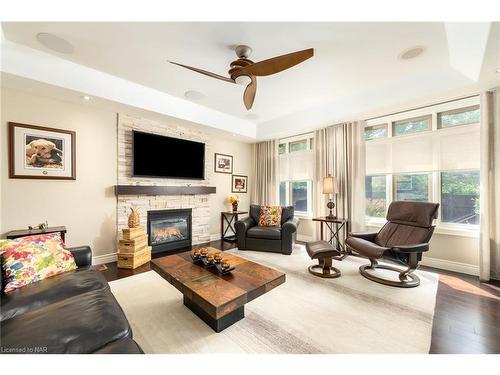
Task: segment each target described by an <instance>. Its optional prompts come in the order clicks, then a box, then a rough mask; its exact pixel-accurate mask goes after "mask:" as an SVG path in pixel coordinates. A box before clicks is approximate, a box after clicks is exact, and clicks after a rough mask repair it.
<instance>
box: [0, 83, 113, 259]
mask: <svg viewBox="0 0 500 375" xmlns="http://www.w3.org/2000/svg"><path fill="white" fill-rule="evenodd" d="M1 121H2V122H1V126H2V129H1V133H2V168H1V169H2V191H1V197H2V213H1V216H2V220H1V233H2V235H4V234H5V232H7V231H10V230H14V229H23V228H27V227H28V225H34V224H38V223H41V222H43V221H45V220H47V221H48V222H49V225H50V226H57V225H65V226H66V227H67V230H68V234H67V244H68V245H69V246H75V245H91V246H92V248H93V250H94V254H95V255H99V254H105V253H108V252H110V250H109V249H113V248H114V246H115V238H116V237H115V236H116V229H115V226H116V198H115V196H114V193H113V185H115V183H116V114H115V113H113V112H109V111H103V110H99V109H95V108H92V107H90V106H87V105H76V104H71V103H67V102H63V101H59V100H54V99H50V98H45V97H39V96H33V95H29V94H25V93H23V92H20V91H16V90H10V89H2V114H1ZM9 121H12V122H19V123H24V124H31V125H40V126H47V127H52V128H60V129H68V130H74V131H75V132H76V161H77V164H76V181H63V180H61V181H57V180H23V179H9V177H8V164H7V163H8V156H7V133H8V124H7V123H8V122H9Z"/></svg>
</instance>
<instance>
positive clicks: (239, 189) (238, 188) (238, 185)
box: [231, 174, 248, 193]
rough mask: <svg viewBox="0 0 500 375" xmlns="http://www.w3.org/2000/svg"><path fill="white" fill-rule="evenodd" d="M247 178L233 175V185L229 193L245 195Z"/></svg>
mask: <svg viewBox="0 0 500 375" xmlns="http://www.w3.org/2000/svg"><path fill="white" fill-rule="evenodd" d="M247 184H248V177H247V176H238V175H236V174H233V183H232V188H231V191H232V192H233V193H246V192H247Z"/></svg>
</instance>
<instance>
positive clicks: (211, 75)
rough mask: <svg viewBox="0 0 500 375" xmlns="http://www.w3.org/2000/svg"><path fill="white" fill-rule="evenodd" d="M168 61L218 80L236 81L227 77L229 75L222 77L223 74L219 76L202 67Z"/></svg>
mask: <svg viewBox="0 0 500 375" xmlns="http://www.w3.org/2000/svg"><path fill="white" fill-rule="evenodd" d="M169 63H170V64H174V65H178V66H181V67H183V68H186V69H189V70H192V71H193V72H197V73H200V74H204V75H206V76H209V77H212V78H217V79H220V80H223V81H226V82H231V83H236V82H234V81H233V80H232V79H231V78H229V77H224V76H221V75H219V74H215V73H211V72H207V71H206V70H203V69H198V68H193V67H192V66H188V65H183V64H179V63H176V62H173V61H169Z"/></svg>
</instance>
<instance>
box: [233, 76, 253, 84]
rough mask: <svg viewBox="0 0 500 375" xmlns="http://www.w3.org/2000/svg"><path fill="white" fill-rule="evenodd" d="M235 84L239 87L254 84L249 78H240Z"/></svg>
mask: <svg viewBox="0 0 500 375" xmlns="http://www.w3.org/2000/svg"><path fill="white" fill-rule="evenodd" d="M234 82H236V83H237V84H238V85H242V86H247V85H248V84H249V83H250V82H252V79H251V78H250V77H249V76H239V77H236V78H235V79H234Z"/></svg>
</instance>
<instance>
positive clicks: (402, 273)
mask: <svg viewBox="0 0 500 375" xmlns="http://www.w3.org/2000/svg"><path fill="white" fill-rule="evenodd" d="M370 260H371V259H370ZM375 269H384V270H389V271H394V272H397V273H399V280H400V281H394V280H389V279H384V278H382V277H379V276H375V275H374V274H373V273H370V272H369V270H375ZM411 271H413V270H411ZM411 271H410V269H406V270H401V269H398V268H396V267H391V266H386V265H384V264H378V263H376V262H372V264H365V265H363V266H361V267H359V273H360V274H361V275H363V276H364V277H366V278H367V279H369V280H372V281H375V282H377V283H379V284H384V285H389V286H395V287H399V288H414V287H416V286H419V285H420V279H419V277H418V276H417V275H415V274H413V273H411Z"/></svg>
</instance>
